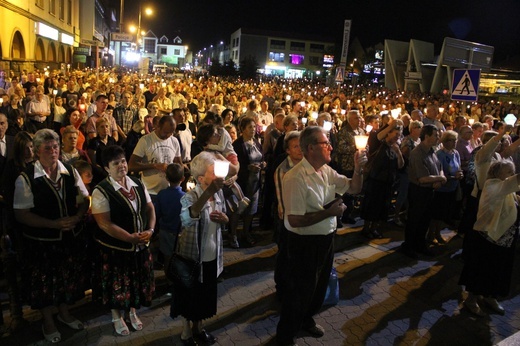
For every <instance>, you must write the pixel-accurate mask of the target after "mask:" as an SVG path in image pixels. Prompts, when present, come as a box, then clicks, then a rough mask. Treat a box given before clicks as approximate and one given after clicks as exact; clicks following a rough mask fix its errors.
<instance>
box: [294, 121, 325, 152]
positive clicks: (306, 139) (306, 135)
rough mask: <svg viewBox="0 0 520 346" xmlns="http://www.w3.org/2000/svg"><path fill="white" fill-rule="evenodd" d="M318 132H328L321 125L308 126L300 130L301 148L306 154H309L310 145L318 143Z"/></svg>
mask: <svg viewBox="0 0 520 346" xmlns="http://www.w3.org/2000/svg"><path fill="white" fill-rule="evenodd" d="M318 133H322V134H326V132H325V130H324V129H323V128H321V127H319V126H308V127H306V128H305V129H304V130H303V131H302V132H300V148H301V150H302V152H303V153H304V154H307V152H308V147H309V145H311V144H316V141H317V139H316V137H317V135H318Z"/></svg>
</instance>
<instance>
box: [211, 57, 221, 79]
mask: <svg viewBox="0 0 520 346" xmlns="http://www.w3.org/2000/svg"><path fill="white" fill-rule="evenodd" d="M209 74H210V75H212V76H221V75H222V64H220V62H219V61H218V59H215V58H213V59H211V66H210V67H209Z"/></svg>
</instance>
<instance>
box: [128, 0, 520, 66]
mask: <svg viewBox="0 0 520 346" xmlns="http://www.w3.org/2000/svg"><path fill="white" fill-rule="evenodd" d="M142 4H143V5H142V6H143V8H144V7H146V6H150V7H152V8H153V9H154V10H155V11H154V14H153V15H152V16H151V17H144V15H143V19H142V22H141V27H142V28H143V29H151V30H152V31H153V32H154V33H155V34H156V35H157V36H158V37H160V36H162V35H163V34H164V35H166V36H167V37H169V38H173V37H175V36H177V35H178V36H180V37H181V38H182V39H183V43H184V44H187V45H188V46H189V48H190V50H193V51H198V50H200V49H202V48H204V47H209V45H210V44H213V45H215V44H218V43H219V42H220V41H221V40H222V41H225V42H228V41H229V37H230V34H231V33H232V32H233V31H235V30H237V29H238V28H240V27H244V28H252V29H266V30H273V31H283V32H299V33H303V34H305V33H308V34H318V35H320V36H323V37H326V38H329V39H332V40H334V41H335V42H336V45H337V47H338V54H339V49H340V47H341V42H342V29H343V21H344V20H345V19H352V32H351V37H350V40H351V42H352V40H353V39H354V38H356V37H357V38H358V39H359V40H360V42H361V44H362V45H363V47H369V46H371V45H374V44H376V43H378V42H383V40H384V39H385V38H386V39H392V40H398V41H409V40H410V39H412V38H413V39H418V40H422V41H427V42H433V43H434V44H435V53H436V54H438V53H439V52H440V49H441V45H442V42H443V40H444V37H454V38H458V39H462V40H468V41H473V42H478V43H483V44H487V45H491V46H494V47H495V57H494V62H495V63H497V62H500V61H502V60H504V59H506V58H507V57H508V56H509V57H513V56H518V55H520V1H519V0H494V1H489V0H474V1H459V0H449V1H447V0H432V1H421V0H415V1H413V0H386V1H385V0H342V1H338V0H334V1H328V2H326V1H305V2H302V1H288V0H285V1H284V0H278V1H272V0H263V1H253V0H225V1H208V0H194V1H189V0H188V1H186V0H183V1H180V0H142ZM137 14H138V1H136V0H134V1H130V0H126V1H125V17H124V26H125V27H126V28H127V27H128V25H130V23H135V24H136V25H137V16H138V15H137Z"/></svg>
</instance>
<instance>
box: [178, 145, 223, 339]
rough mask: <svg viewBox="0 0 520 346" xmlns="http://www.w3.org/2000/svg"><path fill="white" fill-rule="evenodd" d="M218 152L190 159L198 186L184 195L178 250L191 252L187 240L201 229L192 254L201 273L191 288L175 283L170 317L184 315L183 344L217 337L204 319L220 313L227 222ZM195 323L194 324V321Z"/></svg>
mask: <svg viewBox="0 0 520 346" xmlns="http://www.w3.org/2000/svg"><path fill="white" fill-rule="evenodd" d="M214 162H215V155H214V154H212V153H209V152H205V151H203V152H202V153H200V154H199V155H197V156H196V157H195V158H194V159H193V161H192V162H191V174H192V176H193V177H194V178H195V179H196V181H197V186H196V187H195V189H193V190H191V191H189V192H188V193H186V195H184V196H183V197H182V198H181V204H182V211H181V221H182V225H183V227H184V230H183V231H182V233H181V235H180V238H179V247H178V249H177V252H178V253H186V252H188V242H189V241H185V240H186V239H190V238H191V239H193V238H196V237H197V236H196V234H191V233H186V232H200V234H201V236H200V248H199V247H196V250H195V253H192V254H191V255H192V258H193V259H198V260H200V263H201V264H200V266H201V271H200V276H199V278H198V280H197V282H196V283H195V286H194V287H192V288H189V289H188V288H186V287H184V286H182V285H180V284H177V283H176V284H175V287H174V290H173V294H174V297H173V301H172V309H171V313H170V315H171V317H172V318H175V317H177V316H179V315H181V316H182V317H183V329H182V334H181V341H182V343H183V344H184V345H197V343H196V342H195V340H194V339H193V337H195V338H196V339H198V340H199V341H202V342H205V343H208V344H213V343H215V341H216V339H215V337H214V336H212V335H211V334H208V333H207V332H206V331H205V330H204V329H203V328H202V320H203V319H207V318H210V317H212V316H214V315H215V314H216V313H217V277H218V276H219V275H220V273H222V270H223V248H222V233H221V231H222V225H223V224H225V223H227V222H228V217H227V216H226V207H225V203H224V195H223V193H222V190H221V189H222V186H223V185H224V180H223V179H222V178H217V177H215V172H214V166H215V164H214ZM190 322H192V323H193V325H191V323H190Z"/></svg>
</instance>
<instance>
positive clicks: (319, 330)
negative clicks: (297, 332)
mask: <svg viewBox="0 0 520 346" xmlns="http://www.w3.org/2000/svg"><path fill="white" fill-rule="evenodd" d="M304 331H306V332H307V333H309V334H310V335H311V336H312V337H315V338H321V337H322V336H323V335H325V329H323V327H322V326H320V325H319V324H315V325H314V326H312V327H310V328H305V329H304Z"/></svg>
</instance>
